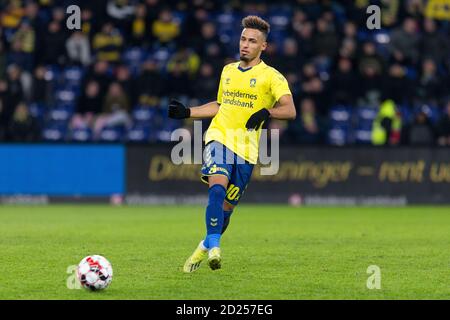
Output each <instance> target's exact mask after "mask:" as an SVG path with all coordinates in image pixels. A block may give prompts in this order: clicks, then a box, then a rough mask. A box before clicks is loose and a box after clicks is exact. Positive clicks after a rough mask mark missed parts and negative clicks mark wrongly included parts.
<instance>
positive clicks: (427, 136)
mask: <svg viewBox="0 0 450 320" xmlns="http://www.w3.org/2000/svg"><path fill="white" fill-rule="evenodd" d="M408 138H409V144H410V145H433V144H434V142H435V134H434V129H433V126H432V125H431V122H430V119H429V118H428V116H427V114H426V113H425V112H424V111H420V112H418V113H417V115H416V116H415V118H414V122H413V123H412V124H411V126H410V128H409V130H408Z"/></svg>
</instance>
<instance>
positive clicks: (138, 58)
mask: <svg viewBox="0 0 450 320" xmlns="http://www.w3.org/2000/svg"><path fill="white" fill-rule="evenodd" d="M147 57H148V52H147V51H145V50H144V49H142V48H139V47H132V48H129V49H127V50H125V51H124V53H123V54H122V60H123V61H124V62H125V64H126V66H127V67H128V68H129V69H130V72H131V74H132V75H133V76H137V75H138V74H139V71H140V67H141V64H142V63H143V62H144V61H145V59H147Z"/></svg>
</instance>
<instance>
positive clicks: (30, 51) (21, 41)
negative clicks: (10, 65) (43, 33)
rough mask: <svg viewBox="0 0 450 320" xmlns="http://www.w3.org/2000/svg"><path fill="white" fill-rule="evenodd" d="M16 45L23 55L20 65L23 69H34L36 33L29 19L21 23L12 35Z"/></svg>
mask: <svg viewBox="0 0 450 320" xmlns="http://www.w3.org/2000/svg"><path fill="white" fill-rule="evenodd" d="M12 41H13V42H14V47H15V49H16V51H17V52H19V53H20V54H21V55H22V59H23V61H22V63H20V66H21V67H22V69H23V70H26V71H29V72H31V70H32V69H33V62H34V61H33V56H34V51H35V33H34V29H33V28H32V27H31V25H30V23H29V22H28V21H24V22H22V23H21V24H20V27H19V29H18V30H17V31H16V33H14V36H13V37H12Z"/></svg>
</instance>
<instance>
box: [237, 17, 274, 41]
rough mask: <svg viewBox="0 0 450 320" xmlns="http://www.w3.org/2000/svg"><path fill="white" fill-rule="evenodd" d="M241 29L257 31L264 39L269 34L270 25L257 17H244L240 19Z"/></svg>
mask: <svg viewBox="0 0 450 320" xmlns="http://www.w3.org/2000/svg"><path fill="white" fill-rule="evenodd" d="M242 27H243V28H249V29H256V30H259V31H261V32H262V33H263V34H264V36H265V37H266V38H267V35H268V34H269V32H270V24H269V23H268V22H267V21H266V20H264V19H262V18H260V17H258V16H246V17H245V18H244V19H242Z"/></svg>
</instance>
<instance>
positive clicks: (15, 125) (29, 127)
mask: <svg viewBox="0 0 450 320" xmlns="http://www.w3.org/2000/svg"><path fill="white" fill-rule="evenodd" d="M39 132H40V131H39V127H38V125H37V123H36V120H34V119H33V117H32V116H31V114H30V111H29V109H28V106H27V105H26V104H25V103H24V102H20V103H19V104H18V105H17V106H16V108H15V110H14V114H13V116H12V119H11V121H10V123H9V126H8V138H9V140H11V141H18V142H31V141H36V140H37V139H38V138H39Z"/></svg>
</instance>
